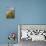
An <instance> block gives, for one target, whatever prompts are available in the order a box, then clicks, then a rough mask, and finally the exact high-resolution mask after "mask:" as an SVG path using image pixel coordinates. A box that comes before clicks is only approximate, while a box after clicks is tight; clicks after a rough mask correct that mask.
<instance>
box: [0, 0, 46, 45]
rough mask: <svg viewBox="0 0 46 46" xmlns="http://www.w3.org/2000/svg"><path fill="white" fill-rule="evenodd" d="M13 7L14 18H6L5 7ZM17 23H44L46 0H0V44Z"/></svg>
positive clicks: (4, 41) (15, 28) (14, 30)
mask: <svg viewBox="0 0 46 46" xmlns="http://www.w3.org/2000/svg"><path fill="white" fill-rule="evenodd" d="M9 7H15V10H16V13H15V14H16V18H15V19H10V20H9V19H6V18H5V16H6V15H5V13H6V11H7V8H9ZM17 24H46V0H0V44H1V43H7V42H8V39H7V36H8V34H9V32H11V31H12V32H18V31H17Z"/></svg>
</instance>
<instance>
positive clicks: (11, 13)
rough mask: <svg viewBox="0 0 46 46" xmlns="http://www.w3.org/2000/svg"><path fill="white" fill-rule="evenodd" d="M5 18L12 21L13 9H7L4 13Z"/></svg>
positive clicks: (13, 16)
mask: <svg viewBox="0 0 46 46" xmlns="http://www.w3.org/2000/svg"><path fill="white" fill-rule="evenodd" d="M6 18H7V19H14V18H15V9H14V8H9V9H8V11H7V13H6Z"/></svg>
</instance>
